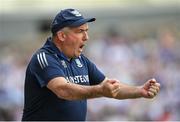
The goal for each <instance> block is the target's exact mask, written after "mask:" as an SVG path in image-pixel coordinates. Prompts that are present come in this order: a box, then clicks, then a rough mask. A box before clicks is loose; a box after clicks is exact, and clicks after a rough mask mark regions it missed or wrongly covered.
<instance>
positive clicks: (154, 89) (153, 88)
mask: <svg viewBox="0 0 180 122" xmlns="http://www.w3.org/2000/svg"><path fill="white" fill-rule="evenodd" d="M159 89H160V84H159V83H157V81H156V80H155V79H150V80H148V81H147V82H146V83H145V84H144V85H143V87H142V88H141V92H142V96H143V97H145V98H153V97H155V96H156V95H157V93H158V92H159Z"/></svg>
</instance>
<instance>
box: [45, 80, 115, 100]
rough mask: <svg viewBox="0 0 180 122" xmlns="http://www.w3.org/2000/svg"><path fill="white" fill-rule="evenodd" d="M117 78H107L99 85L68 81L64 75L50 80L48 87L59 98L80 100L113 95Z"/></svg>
mask: <svg viewBox="0 0 180 122" xmlns="http://www.w3.org/2000/svg"><path fill="white" fill-rule="evenodd" d="M115 82H117V81H116V80H108V79H107V78H106V79H105V80H104V81H103V82H102V83H101V84H98V85H93V86H85V85H78V84H74V83H70V82H68V81H67V80H66V79H65V78H64V77H57V78H54V79H52V80H51V81H49V83H48V85H47V88H49V89H50V90H51V91H53V92H54V93H55V94H56V95H57V96H58V97H59V98H63V99H67V100H80V99H88V98H96V97H101V96H106V97H112V94H113V92H112V91H114V90H115V89H117V88H118V85H114V83H115Z"/></svg>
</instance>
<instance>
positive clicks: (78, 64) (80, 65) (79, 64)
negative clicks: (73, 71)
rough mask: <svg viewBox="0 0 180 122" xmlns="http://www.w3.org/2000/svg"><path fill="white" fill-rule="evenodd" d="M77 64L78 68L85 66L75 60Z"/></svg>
mask: <svg viewBox="0 0 180 122" xmlns="http://www.w3.org/2000/svg"><path fill="white" fill-rule="evenodd" d="M75 62H76V64H77V66H78V67H82V66H83V65H82V64H81V62H80V60H79V59H75Z"/></svg>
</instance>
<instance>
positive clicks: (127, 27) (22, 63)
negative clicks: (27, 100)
mask: <svg viewBox="0 0 180 122" xmlns="http://www.w3.org/2000/svg"><path fill="white" fill-rule="evenodd" d="M63 8H76V9H78V10H80V11H81V12H82V14H83V15H84V16H86V17H87V16H90V17H96V18H97V21H96V22H95V23H91V24H89V27H90V29H89V35H90V40H89V41H88V46H86V48H85V52H84V53H85V54H86V55H87V56H88V57H89V58H90V59H91V60H92V61H94V62H95V63H96V64H97V66H98V67H99V68H100V69H101V70H102V71H103V72H104V73H105V74H107V76H108V77H111V78H117V79H119V80H121V81H123V82H126V83H128V84H132V85H140V84H143V83H144V82H145V81H146V80H147V79H149V78H152V77H155V78H156V79H157V80H158V81H159V82H160V83H161V91H160V93H159V95H158V96H157V97H156V98H155V99H152V100H147V99H136V100H113V99H107V98H98V99H91V100H89V101H88V116H87V120H134V121H135V120H136V121H138V120H140V121H142V120H146V121H147V120H154V121H156V120H161V121H165V120H167V121H173V120H176V121H177V120H180V116H179V115H180V96H179V94H180V89H179V88H180V54H179V52H180V21H179V20H180V0H166V1H165V0H133V1H132V0H1V1H0V120H20V119H21V115H22V108H23V97H24V96H23V85H24V75H25V68H26V65H27V63H28V61H29V60H30V57H31V55H32V53H33V52H34V51H36V50H37V49H38V48H39V47H40V46H41V45H42V44H43V43H44V42H45V40H46V38H47V37H48V36H49V35H50V31H49V24H50V22H51V20H52V19H53V17H54V16H55V15H56V14H57V13H58V12H59V10H61V9H63Z"/></svg>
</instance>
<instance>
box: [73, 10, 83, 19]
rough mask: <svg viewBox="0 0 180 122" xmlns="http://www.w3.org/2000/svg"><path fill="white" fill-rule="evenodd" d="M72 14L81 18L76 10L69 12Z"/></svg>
mask: <svg viewBox="0 0 180 122" xmlns="http://www.w3.org/2000/svg"><path fill="white" fill-rule="evenodd" d="M71 13H72V14H74V15H75V16H77V17H80V16H82V15H81V14H80V13H79V12H78V11H77V10H74V11H71Z"/></svg>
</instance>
